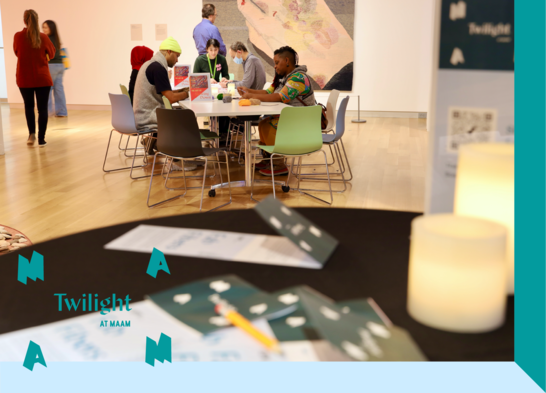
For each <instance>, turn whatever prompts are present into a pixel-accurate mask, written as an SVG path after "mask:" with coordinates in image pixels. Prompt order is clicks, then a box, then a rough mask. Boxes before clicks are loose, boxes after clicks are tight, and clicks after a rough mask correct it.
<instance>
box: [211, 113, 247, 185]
mask: <svg viewBox="0 0 546 393" xmlns="http://www.w3.org/2000/svg"><path fill="white" fill-rule="evenodd" d="M244 140H245V180H239V181H232V182H231V187H250V185H251V183H252V151H251V147H252V121H245V135H244ZM227 186H228V183H221V184H215V185H213V186H211V188H212V189H215V188H222V187H227Z"/></svg>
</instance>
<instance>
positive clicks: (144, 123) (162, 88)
mask: <svg viewBox="0 0 546 393" xmlns="http://www.w3.org/2000/svg"><path fill="white" fill-rule="evenodd" d="M181 53H182V49H181V48H180V45H179V44H178V42H177V41H176V40H175V39H174V38H172V37H169V38H167V39H166V40H165V41H163V42H162V43H161V45H160V46H159V52H156V53H155V55H154V56H153V57H152V58H151V59H150V60H148V61H147V62H145V63H144V64H143V65H142V67H140V71H139V72H138V76H137V80H136V83H135V93H134V97H133V110H134V112H135V122H136V127H137V130H139V131H145V130H154V131H156V130H157V116H156V113H155V111H156V109H157V108H163V97H167V99H168V100H169V101H170V102H171V103H175V102H178V101H181V100H185V99H186V98H188V93H187V92H186V91H172V89H171V82H170V80H169V73H168V69H169V68H172V67H173V66H174V65H175V64H176V62H177V61H178V58H179V57H180V54H181ZM153 142H155V139H153ZM153 145H155V144H151V146H149V149H148V154H150V153H153ZM186 165H187V166H186V167H185V169H186V170H194V169H196V166H195V165H193V166H192V165H188V164H186ZM174 169H181V168H178V167H176V166H175V168H174Z"/></svg>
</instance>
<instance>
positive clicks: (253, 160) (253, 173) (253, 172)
mask: <svg viewBox="0 0 546 393" xmlns="http://www.w3.org/2000/svg"><path fill="white" fill-rule="evenodd" d="M251 159H252V179H250V199H251V200H253V201H256V202H259V201H258V200H257V199H254V175H255V174H256V154H254V157H252V152H251Z"/></svg>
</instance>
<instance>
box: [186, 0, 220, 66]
mask: <svg viewBox="0 0 546 393" xmlns="http://www.w3.org/2000/svg"><path fill="white" fill-rule="evenodd" d="M217 15H218V13H217V11H216V7H215V6H214V4H205V5H204V6H203V9H202V10H201V16H202V17H203V20H202V21H201V23H199V24H198V25H197V26H195V29H193V40H194V41H195V47H196V48H197V52H199V54H200V55H205V54H207V41H208V40H210V39H211V38H214V39H216V40H218V42H220V54H221V55H222V56H226V46H225V45H224V41H223V40H222V36H221V35H220V31H219V30H218V27H216V26H214V21H215V20H216V16H217Z"/></svg>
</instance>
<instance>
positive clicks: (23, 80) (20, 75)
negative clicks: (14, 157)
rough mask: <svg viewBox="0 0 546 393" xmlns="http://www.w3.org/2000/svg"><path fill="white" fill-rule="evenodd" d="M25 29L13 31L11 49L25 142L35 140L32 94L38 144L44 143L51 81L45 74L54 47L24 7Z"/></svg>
mask: <svg viewBox="0 0 546 393" xmlns="http://www.w3.org/2000/svg"><path fill="white" fill-rule="evenodd" d="M23 21H24V23H25V26H26V27H25V28H24V29H23V30H22V31H20V32H18V33H15V37H14V38H13V51H14V52H15V56H17V74H16V78H17V86H18V87H19V90H20V91H21V95H22V96H23V100H24V102H25V116H26V118H27V126H28V132H29V134H30V135H29V137H28V141H27V145H34V143H35V142H36V118H35V115H34V95H36V103H37V104H38V144H39V145H40V147H44V146H45V145H47V142H46V141H45V134H46V129H47V104H48V101H49V92H50V90H51V86H53V80H52V79H51V74H50V73H49V66H48V61H49V59H53V57H55V46H54V45H53V43H52V42H51V40H50V39H49V38H48V37H47V35H45V34H43V33H40V26H39V24H38V14H37V13H36V11H34V10H26V11H25V13H24V14H23Z"/></svg>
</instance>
